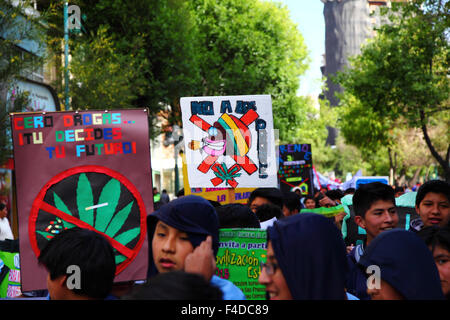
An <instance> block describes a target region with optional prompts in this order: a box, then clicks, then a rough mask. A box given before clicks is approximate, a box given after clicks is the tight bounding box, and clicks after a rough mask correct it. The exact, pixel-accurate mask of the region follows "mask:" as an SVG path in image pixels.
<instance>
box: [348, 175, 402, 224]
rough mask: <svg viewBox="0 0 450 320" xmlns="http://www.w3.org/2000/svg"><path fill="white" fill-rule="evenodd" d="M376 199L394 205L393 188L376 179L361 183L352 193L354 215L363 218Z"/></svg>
mask: <svg viewBox="0 0 450 320" xmlns="http://www.w3.org/2000/svg"><path fill="white" fill-rule="evenodd" d="M378 200H384V201H390V202H392V203H393V204H394V205H395V193H394V189H392V187H390V186H388V185H387V184H384V183H381V182H378V181H376V182H371V183H366V184H363V185H361V186H360V187H359V188H358V189H356V191H355V194H354V195H353V209H354V211H355V215H357V216H361V217H363V218H364V216H365V214H366V212H367V210H369V209H370V207H371V206H372V204H373V203H374V202H376V201H378Z"/></svg>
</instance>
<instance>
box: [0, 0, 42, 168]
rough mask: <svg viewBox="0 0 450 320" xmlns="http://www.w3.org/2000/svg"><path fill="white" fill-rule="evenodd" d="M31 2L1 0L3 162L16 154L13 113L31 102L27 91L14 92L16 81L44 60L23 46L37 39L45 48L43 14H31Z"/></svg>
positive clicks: (38, 45) (0, 151) (0, 146)
mask: <svg viewBox="0 0 450 320" xmlns="http://www.w3.org/2000/svg"><path fill="white" fill-rule="evenodd" d="M31 7H32V5H31V1H20V2H18V3H14V4H12V3H11V1H6V0H0V164H3V163H4V162H5V160H6V159H8V158H11V157H12V146H11V135H10V123H9V113H11V112H20V111H23V110H25V107H26V106H27V104H28V95H27V93H26V92H20V93H19V92H14V93H13V92H12V91H11V88H12V87H13V85H14V83H15V81H17V80H18V79H20V78H21V77H22V76H23V74H24V73H25V72H29V71H31V70H33V68H36V67H38V66H40V65H42V63H43V61H44V56H43V55H42V56H37V55H33V54H31V53H27V52H25V51H22V50H20V49H19V47H18V46H19V45H20V43H21V42H24V41H34V42H35V44H36V50H38V51H39V50H42V44H43V43H44V41H43V39H44V38H43V36H44V35H43V30H42V29H43V28H42V25H41V24H40V23H41V21H42V20H43V15H42V14H41V15H35V14H34V13H29V12H28V9H29V8H31Z"/></svg>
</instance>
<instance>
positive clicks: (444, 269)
mask: <svg viewBox="0 0 450 320" xmlns="http://www.w3.org/2000/svg"><path fill="white" fill-rule="evenodd" d="M430 250H431V247H430ZM433 258H434V262H436V267H437V269H438V271H439V277H440V279H441V286H442V292H444V295H445V296H448V295H450V252H449V251H448V250H447V249H445V248H443V247H441V246H439V245H437V246H436V247H435V248H434V251H433Z"/></svg>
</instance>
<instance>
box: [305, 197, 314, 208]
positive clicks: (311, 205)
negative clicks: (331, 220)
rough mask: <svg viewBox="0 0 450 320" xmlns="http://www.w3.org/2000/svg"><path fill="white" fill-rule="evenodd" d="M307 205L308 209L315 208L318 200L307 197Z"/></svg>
mask: <svg viewBox="0 0 450 320" xmlns="http://www.w3.org/2000/svg"><path fill="white" fill-rule="evenodd" d="M305 207H306V208H307V209H314V208H315V207H316V202H315V201H314V200H313V199H306V200H305Z"/></svg>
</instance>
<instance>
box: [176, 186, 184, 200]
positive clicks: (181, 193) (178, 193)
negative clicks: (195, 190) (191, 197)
mask: <svg viewBox="0 0 450 320" xmlns="http://www.w3.org/2000/svg"><path fill="white" fill-rule="evenodd" d="M182 196H184V188H181V189H180V190H178V192H177V198H179V197H182Z"/></svg>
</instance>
